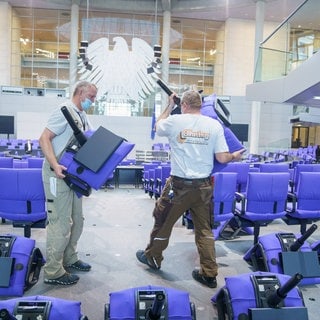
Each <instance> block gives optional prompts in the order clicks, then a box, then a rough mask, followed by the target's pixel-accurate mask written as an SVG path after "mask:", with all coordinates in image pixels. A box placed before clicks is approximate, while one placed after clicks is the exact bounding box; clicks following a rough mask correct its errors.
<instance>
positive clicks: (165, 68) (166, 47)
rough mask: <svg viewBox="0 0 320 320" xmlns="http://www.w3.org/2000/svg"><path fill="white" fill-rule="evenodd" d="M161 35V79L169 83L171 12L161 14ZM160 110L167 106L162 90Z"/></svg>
mask: <svg viewBox="0 0 320 320" xmlns="http://www.w3.org/2000/svg"><path fill="white" fill-rule="evenodd" d="M162 27H163V33H162V67H161V74H162V75H161V78H162V80H163V81H164V82H165V83H168V81H169V52H170V28H171V12H170V11H167V10H166V11H164V12H163V26H162ZM161 97H162V99H161V101H162V109H163V108H165V107H166V106H167V105H168V95H167V94H166V93H165V92H164V91H163V90H162V94H161Z"/></svg>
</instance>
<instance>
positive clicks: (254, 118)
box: [249, 0, 265, 154]
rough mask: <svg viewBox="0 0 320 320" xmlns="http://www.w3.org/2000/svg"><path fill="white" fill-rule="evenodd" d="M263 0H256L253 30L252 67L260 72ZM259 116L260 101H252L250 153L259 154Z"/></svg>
mask: <svg viewBox="0 0 320 320" xmlns="http://www.w3.org/2000/svg"><path fill="white" fill-rule="evenodd" d="M264 11H265V1H264V0H256V32H255V55H254V61H255V64H254V68H255V71H256V72H260V70H261V69H260V68H259V67H258V68H257V61H258V58H259V45H260V43H261V42H262V40H263V25H264ZM260 118H261V102H258V101H253V102H252V111H251V124H250V138H249V141H250V150H249V152H250V153H256V154H259V138H260Z"/></svg>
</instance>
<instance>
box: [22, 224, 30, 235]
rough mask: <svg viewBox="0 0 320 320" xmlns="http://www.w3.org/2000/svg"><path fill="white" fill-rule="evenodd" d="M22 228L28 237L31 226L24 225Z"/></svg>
mask: <svg viewBox="0 0 320 320" xmlns="http://www.w3.org/2000/svg"><path fill="white" fill-rule="evenodd" d="M23 230H24V236H25V237H26V238H30V237H31V226H30V225H25V226H24V227H23Z"/></svg>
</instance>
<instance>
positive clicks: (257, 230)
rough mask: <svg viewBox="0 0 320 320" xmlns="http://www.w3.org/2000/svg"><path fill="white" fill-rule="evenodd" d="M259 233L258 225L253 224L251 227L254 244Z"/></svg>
mask: <svg viewBox="0 0 320 320" xmlns="http://www.w3.org/2000/svg"><path fill="white" fill-rule="evenodd" d="M259 234H260V225H259V224H255V225H254V228H253V244H254V245H255V244H257V243H258V238H259Z"/></svg>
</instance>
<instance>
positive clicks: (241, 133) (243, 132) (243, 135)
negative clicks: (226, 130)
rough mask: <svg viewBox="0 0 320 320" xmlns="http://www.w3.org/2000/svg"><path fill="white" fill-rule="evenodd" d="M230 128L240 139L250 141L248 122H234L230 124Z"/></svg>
mask: <svg viewBox="0 0 320 320" xmlns="http://www.w3.org/2000/svg"><path fill="white" fill-rule="evenodd" d="M230 129H231V131H232V132H233V133H234V134H235V135H236V137H237V138H238V139H239V141H241V142H244V141H248V132H249V125H248V124H240V123H233V124H232V125H231V126H230Z"/></svg>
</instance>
